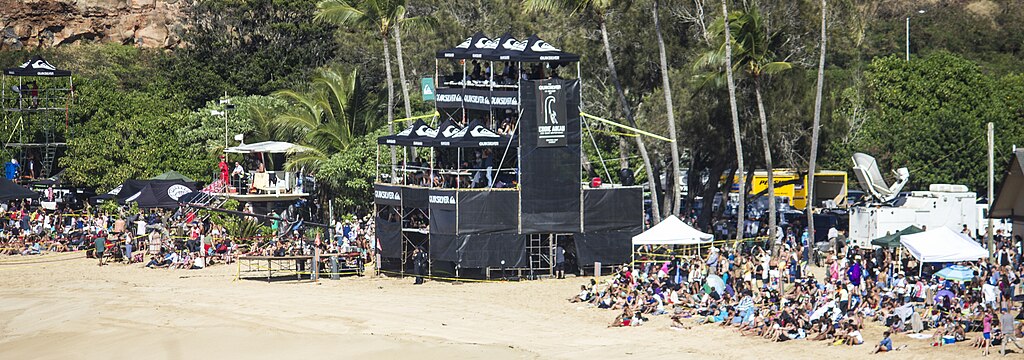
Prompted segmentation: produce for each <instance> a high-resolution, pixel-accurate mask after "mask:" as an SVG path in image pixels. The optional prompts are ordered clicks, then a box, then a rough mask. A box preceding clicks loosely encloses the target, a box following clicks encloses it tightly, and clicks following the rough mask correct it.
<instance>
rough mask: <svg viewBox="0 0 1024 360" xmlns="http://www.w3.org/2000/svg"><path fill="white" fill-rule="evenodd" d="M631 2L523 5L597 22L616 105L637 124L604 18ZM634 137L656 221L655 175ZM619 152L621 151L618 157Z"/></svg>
mask: <svg viewBox="0 0 1024 360" xmlns="http://www.w3.org/2000/svg"><path fill="white" fill-rule="evenodd" d="M630 3H631V1H630V0H523V9H524V10H525V11H526V12H558V11H563V12H570V13H572V14H573V15H581V16H585V17H587V18H589V19H593V20H594V21H596V22H597V25H598V27H599V28H600V30H601V42H602V44H603V45H604V56H605V60H607V62H608V73H609V77H611V80H612V85H614V86H615V92H616V93H617V94H618V97H619V106H621V107H622V113H623V114H624V115H625V117H626V120H627V121H629V125H630V126H632V127H637V125H636V119H634V118H633V111H632V110H630V107H629V101H627V100H626V93H625V92H624V91H623V89H622V83H621V82H620V81H619V75H618V72H616V71H615V59H614V58H613V57H612V46H611V43H610V42H609V41H608V27H607V21H605V19H606V17H607V15H608V13H609V12H610V11H612V10H613V9H614V8H615V7H616V6H623V7H628V6H629V5H630ZM634 139H636V146H637V149H638V150H640V158H642V159H643V161H644V171H645V172H646V173H647V179H648V181H647V184H648V185H649V186H650V190H651V214H652V216H651V218H652V220H653V221H652V222H653V223H655V224H657V223H658V222H659V221H661V212H660V210H659V209H658V191H657V189H656V188H657V187H656V186H655V181H657V179H655V178H654V171H653V170H652V167H651V158H650V156H648V154H647V146H645V145H644V139H643V137H641V136H636V137H634ZM620 148H621V146H620ZM622 156H623V155H621V154H620V157H622Z"/></svg>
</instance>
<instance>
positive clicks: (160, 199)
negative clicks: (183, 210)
mask: <svg viewBox="0 0 1024 360" xmlns="http://www.w3.org/2000/svg"><path fill="white" fill-rule="evenodd" d="M195 190H196V189H195V186H194V185H193V184H192V183H186V182H184V181H180V180H178V181H160V180H156V181H150V182H148V183H146V184H145V186H143V187H142V189H139V191H137V192H135V193H134V194H131V195H130V196H128V197H127V198H124V202H126V203H128V202H136V203H138V204H139V207H140V208H145V209H150V208H163V209H173V208H176V207H178V199H180V198H181V197H182V195H185V194H188V193H191V192H194V191H195ZM122 195H124V194H123V191H122Z"/></svg>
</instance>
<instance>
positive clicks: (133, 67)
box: [0, 0, 1024, 224]
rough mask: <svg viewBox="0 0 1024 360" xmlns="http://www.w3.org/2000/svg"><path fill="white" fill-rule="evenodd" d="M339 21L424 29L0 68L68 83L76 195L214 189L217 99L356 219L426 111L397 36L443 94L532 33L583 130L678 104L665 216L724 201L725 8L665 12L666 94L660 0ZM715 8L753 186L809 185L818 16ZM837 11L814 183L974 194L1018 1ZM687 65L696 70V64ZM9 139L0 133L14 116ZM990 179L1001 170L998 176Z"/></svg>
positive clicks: (1016, 140) (21, 55)
mask: <svg viewBox="0 0 1024 360" xmlns="http://www.w3.org/2000/svg"><path fill="white" fill-rule="evenodd" d="M330 3H332V4H341V5H344V6H347V5H352V6H351V8H352V9H356V10H358V9H367V8H368V7H367V6H369V5H371V4H370V3H373V4H376V5H374V6H385V5H386V6H401V12H400V13H396V12H394V11H390V12H386V15H387V17H388V19H389V20H388V21H391V22H392V23H394V22H395V21H399V20H401V19H429V21H427V23H429V26H403V27H401V31H400V32H396V31H394V29H393V28H391V27H389V28H387V29H384V30H382V31H381V29H380V28H379V27H378V28H377V29H376V30H378V31H373V29H369V28H370V26H369V25H368V24H373V21H369V20H373V19H368V21H369V22H367V21H354V20H353V18H351V17H333V18H332V17H327V16H321V20H330V21H319V20H318V19H317V18H316V15H317V14H318V11H323V9H324V6H323V5H322V4H321V6H319V7H318V2H317V1H314V0H256V1H241V0H200V1H199V2H198V6H197V7H196V8H195V9H194V10H193V13H192V14H191V16H190V18H189V19H188V22H189V23H190V26H189V27H188V29H189V30H188V33H187V35H186V37H185V39H186V41H187V42H188V43H189V46H187V47H186V48H184V49H180V50H177V51H174V52H164V51H157V50H139V49H135V48H132V47H129V46H124V45H116V44H95V45H85V46H77V47H67V48H58V49H32V50H26V51H19V52H5V53H0V66H3V67H8V66H12V65H15V64H18V63H20V62H21V61H23V60H24V59H25V58H26V57H28V56H30V55H31V54H32V53H41V54H42V55H43V56H45V57H47V58H48V59H50V61H51V62H52V63H54V64H57V65H58V66H61V67H66V68H70V69H72V70H74V71H75V72H76V77H75V84H76V101H75V104H74V110H73V111H72V112H71V114H70V117H69V123H70V129H69V131H68V143H69V149H68V151H67V156H66V157H64V158H63V159H62V161H61V162H60V165H61V166H62V167H65V168H67V173H66V174H67V177H66V179H68V180H70V181H73V182H75V183H77V184H80V185H85V186H95V187H99V188H100V189H101V190H102V189H107V188H110V187H112V186H115V185H116V184H118V183H120V182H121V181H123V180H125V179H128V178H132V177H145V176H152V175H156V174H158V173H160V172H162V171H164V170H168V169H175V170H178V171H180V172H182V173H184V174H186V175H188V176H192V177H195V178H198V179H209V178H211V176H212V174H213V171H214V167H215V165H216V160H215V159H216V156H217V154H218V153H219V150H220V148H221V147H223V136H224V135H223V118H222V117H219V116H213V115H210V110H215V109H220V106H221V105H219V104H218V102H217V101H218V100H220V99H222V98H225V97H230V98H231V99H232V101H233V102H234V103H235V104H236V105H237V108H236V109H235V110H234V111H233V112H231V113H230V114H229V117H228V118H229V128H230V130H231V133H232V134H235V133H243V134H245V136H246V139H247V141H250V140H252V141H254V139H255V140H262V139H276V140H287V141H295V142H300V143H305V144H307V145H310V146H312V147H314V148H316V149H317V150H318V151H317V152H316V153H314V154H312V156H311V157H310V158H307V159H303V160H301V161H300V162H297V163H296V164H295V165H298V166H302V165H305V166H306V167H307V169H309V170H313V171H316V172H317V173H318V174H319V175H320V176H319V178H320V180H321V182H322V183H323V185H324V186H325V187H326V188H328V189H330V194H331V195H332V196H334V197H335V198H336V199H337V201H336V203H337V204H343V205H344V206H346V207H349V208H354V207H356V206H358V205H360V204H366V203H368V201H369V191H368V190H369V188H370V184H371V182H372V176H371V175H372V174H373V172H374V169H373V163H374V162H373V157H374V156H377V154H376V149H375V142H374V141H372V140H373V137H375V136H378V135H380V134H383V133H385V132H386V131H387V130H386V128H387V124H389V122H388V121H387V119H388V118H389V116H388V114H389V113H392V114H393V112H394V111H399V113H398V114H401V115H398V116H394V115H392V116H393V117H395V118H400V117H403V116H402V115H404V114H406V112H403V111H401V110H403V108H404V103H405V101H404V100H408V101H409V103H410V106H409V108H410V112H411V113H412V114H413V115H416V114H424V113H427V112H428V111H430V110H431V104H429V103H425V102H423V101H421V100H420V97H419V95H418V92H417V91H411V94H410V95H409V97H410V98H408V99H406V98H405V96H404V95H403V91H396V89H403V87H402V86H400V85H401V84H399V82H400V80H399V79H398V78H400V77H401V76H389V75H388V71H385V70H386V68H385V65H384V64H385V61H384V60H385V58H386V57H385V53H384V51H385V45H384V44H385V43H386V44H387V47H386V48H387V51H388V53H387V55H388V57H389V58H390V60H389V61H390V63H391V66H392V67H393V69H391V70H392V71H399V69H398V64H396V61H395V59H397V58H398V57H397V55H398V54H396V53H395V51H396V47H395V45H396V43H395V40H396V36H400V39H401V42H402V50H401V51H402V58H401V59H402V64H403V65H404V71H402V72H401V74H400V75H402V76H404V77H405V78H406V82H407V84H405V85H406V86H407V87H412V88H411V89H416V88H415V86H417V84H418V83H419V79H420V78H422V77H430V76H434V53H435V51H436V50H438V49H441V48H447V47H451V46H454V45H455V44H457V43H459V42H461V41H462V40H463V39H464V38H465V37H466V36H469V35H470V34H472V33H473V32H475V31H478V30H481V31H484V32H485V33H486V34H488V35H491V36H500V35H501V34H503V33H505V32H510V33H512V34H514V35H516V36H520V37H525V36H528V35H530V34H534V33H536V34H539V35H540V36H541V37H542V38H544V39H546V40H548V41H549V42H550V43H552V44H554V45H556V46H558V47H560V48H562V49H565V50H567V51H570V52H575V53H579V54H581V55H582V57H583V60H582V62H581V66H582V74H583V81H584V82H585V86H584V104H585V106H586V109H585V110H586V111H587V112H589V113H592V114H595V115H600V116H603V117H606V118H609V119H617V120H618V121H621V122H623V123H628V119H627V118H629V117H632V118H634V119H635V121H636V123H637V125H638V126H639V127H641V128H643V129H645V130H648V131H652V132H655V133H661V134H665V133H666V132H667V130H666V129H668V126H667V122H668V119H669V117H668V115H667V111H666V99H670V100H668V101H672V103H673V108H674V114H675V116H674V117H675V120H676V123H675V124H674V125H675V126H674V127H675V129H677V132H678V133H677V134H675V135H676V136H677V138H678V142H677V143H676V146H677V148H676V150H677V151H678V152H679V154H680V156H679V158H680V163H681V164H680V165H679V167H680V168H684V169H690V171H689V174H690V176H689V177H688V178H686V179H683V180H684V181H686V183H687V187H688V189H689V192H688V193H687V194H685V198H684V199H682V202H683V204H672V202H673V201H674V200H673V196H672V194H671V190H666V189H664V188H663V187H660V186H659V188H658V189H657V192H658V199H659V201H660V205H662V207H661V212H662V213H669V212H671V211H672V209H674V208H678V207H683V208H684V210H685V209H687V208H689V207H690V206H693V199H694V198H695V197H703V198H704V199H711V198H713V196H712V195H713V194H714V193H715V192H719V191H722V190H723V189H725V188H728V187H729V186H731V184H722V183H719V182H718V181H717V179H720V178H731V176H728V175H730V174H731V173H733V172H735V171H736V169H735V167H736V160H737V156H736V155H737V154H736V152H735V149H736V146H735V144H734V142H733V138H734V137H733V127H732V119H731V117H730V114H729V113H730V111H729V96H728V93H727V89H726V87H725V86H713V85H710V86H709V84H708V83H707V80H708V79H709V76H712V75H714V74H715V73H717V72H718V71H720V70H721V65H720V63H717V62H715V61H708V60H713V59H709V58H708V56H712V57H713V56H715V55H714V53H715V52H717V51H718V50H720V49H721V48H722V45H723V43H722V39H721V36H720V33H721V32H722V26H721V19H722V16H721V15H722V14H721V11H722V6H721V3H720V2H718V1H712V0H693V1H660V2H659V3H658V11H657V14H658V16H659V26H658V29H660V31H661V33H662V39H663V43H664V50H665V53H666V56H665V59H666V62H665V68H666V70H667V71H665V72H664V74H665V75H667V80H668V83H669V84H670V86H671V89H670V90H671V96H669V97H666V96H665V95H666V94H665V93H664V84H665V82H664V81H663V78H662V74H663V72H662V70H661V67H662V66H661V65H662V64H661V61H660V56H659V44H658V36H657V33H656V29H655V27H654V26H651V25H652V22H651V16H652V6H653V5H654V3H653V0H634V1H628V2H615V6H610V3H609V4H606V2H603V1H585V2H580V1H577V2H572V1H569V2H559V1H526V2H525V3H527V5H530V6H532V7H533V9H534V10H538V11H525V10H527V6H526V5H524V2H522V1H516V0H501V1H469V2H465V1H463V2H456V1H450V0H423V1H414V0H407V1H386V0H375V1H371V0H330ZM548 3H550V4H548ZM560 3H566V4H569V3H586V4H587V6H586V7H585V8H582V9H583V10H585V11H583V10H574V8H573V7H572V6H568V7H566V6H555V5H566V4H560ZM539 5H545V6H539ZM547 5H551V6H547ZM569 5H571V4H569ZM728 6H729V9H730V11H735V14H736V15H734V16H736V18H735V21H732V20H731V21H730V25H734V24H736V25H737V26H738V27H740V28H738V29H734V30H733V31H734V32H733V33H732V34H733V36H732V37H733V38H734V39H733V41H734V43H733V46H734V49H733V57H734V60H733V63H734V64H737V66H741V67H740V68H737V69H736V70H737V71H736V74H737V82H736V103H737V107H738V115H739V125H740V129H739V130H740V135H741V136H740V137H739V138H740V139H742V142H743V143H742V152H743V155H744V157H745V163H744V166H745V167H746V169H747V170H753V169H761V168H764V167H765V165H766V161H768V160H770V161H772V162H773V165H774V166H775V167H791V168H797V169H806V168H807V165H808V160H809V159H808V158H809V154H810V142H811V140H810V138H811V125H812V119H813V118H814V116H813V115H814V98H815V85H816V84H815V83H816V78H817V66H818V57H819V53H818V44H819V36H818V34H819V33H820V24H821V23H820V19H821V8H820V3H819V2H818V1H765V0H761V1H728ZM828 6H829V8H828V9H827V17H826V20H827V25H828V26H827V29H828V50H827V60H826V63H825V76H824V78H825V82H824V94H823V95H824V96H823V103H822V118H821V127H820V144H821V146H820V152H819V155H818V162H819V165H818V168H826V169H839V170H848V169H849V168H850V160H849V156H850V154H851V152H854V151H862V152H867V153H870V154H872V155H874V156H876V157H877V158H878V159H879V160H880V162H881V164H880V165H881V167H882V168H895V167H901V166H906V167H909V168H910V170H911V174H912V175H911V179H912V182H911V188H923V187H925V186H927V184H929V183H937V182H947V183H962V184H966V185H968V186H969V187H971V188H972V189H974V190H977V191H984V187H985V186H986V185H985V183H986V181H985V178H986V177H985V168H986V162H985V157H986V151H985V146H984V134H985V123H986V122H989V121H991V122H995V124H996V132H997V140H996V152H997V158H998V159H1002V158H1004V157H1005V156H1006V155H1007V154H1008V153H1009V152H1010V148H1011V146H1012V145H1014V144H1024V129H1022V127H1024V125H1022V124H1024V121H1022V120H1024V105H1022V104H1024V101H1022V100H1024V75H1021V74H1020V72H1021V69H1024V60H1022V56H1021V51H1022V46H1024V35H1022V34H1024V4H1020V3H1017V2H991V1H959V2H939V3H934V2H929V1H881V2H879V1H870V0H837V1H834V2H830V3H829V5H828ZM919 9H920V10H925V13H923V14H921V13H918V10H919ZM392 10H394V9H392ZM598 10H600V11H598ZM755 15H756V18H754V16H755ZM907 16H911V17H912V18H911V29H910V32H911V37H912V38H911V46H910V52H911V59H910V61H909V62H907V61H905V59H904V51H905V49H904V44H905V38H904V31H905V29H904V26H905V21H906V20H905V19H906V17H907ZM364 20H367V19H364ZM377 20H380V19H377ZM374 21H376V20H374ZM420 21H422V20H420ZM378 23H379V22H378ZM716 24H718V25H716ZM364 25H365V26H364ZM716 26H717V28H716ZM737 31H738V32H737ZM602 32H605V33H606V35H607V42H606V41H605V39H604V38H603V36H602ZM737 35H739V36H738V37H737ZM606 47H607V50H608V51H609V52H608V53H607V54H606V53H605V49H606ZM752 47H753V48H752ZM709 54H710V55H709ZM609 55H610V56H609ZM609 59H614V64H613V65H612V66H613V68H614V70H615V72H616V73H615V75H617V76H614V77H613V74H612V73H611V71H610V70H611V69H612V68H610V67H609V65H610V64H611V62H610V61H608V60H609ZM700 62H703V63H704V64H705V65H707V66H695V65H698V63H700ZM777 63H785V64H787V66H786V68H787V69H788V70H786V71H776V70H781V68H778V67H779V66H781V65H778V64H777ZM712 77H713V76H712ZM388 79H392V82H391V83H389V81H388ZM331 82H333V84H334V85H331ZM616 82H617V83H618V84H616ZM335 85H337V86H335ZM389 85H390V86H389ZM617 85H620V86H621V89H622V91H621V92H619V91H616V86H617ZM389 88H390V89H391V90H390V91H389ZM758 92H760V95H761V101H758V98H757V95H758ZM389 94H390V95H389ZM389 96H390V97H389ZM347 103H355V104H358V106H355V107H346V105H345V104H347ZM311 104H312V105H311ZM759 104H760V105H762V106H763V107H762V108H763V111H764V116H763V117H762V116H760V111H759ZM288 119H291V120H288ZM4 120H5V126H6V127H5V128H6V129H7V130H6V131H8V134H9V131H10V129H9V128H10V126H12V125H11V119H10V117H7V118H5V119H4ZM762 123H763V124H764V125H765V126H764V127H762ZM399 126H400V125H399ZM598 130H608V131H599V132H595V139H594V141H593V142H594V143H596V144H597V146H598V147H599V148H600V149H601V153H602V155H603V158H604V160H605V161H606V162H607V163H608V166H609V167H611V168H613V170H612V171H610V172H611V173H612V176H613V177H614V176H615V171H614V165H615V164H616V159H618V158H619V157H620V155H621V157H622V158H626V159H628V164H629V166H630V167H632V168H633V169H634V170H635V171H636V172H637V173H638V174H639V178H640V179H641V181H643V180H642V179H645V178H650V177H652V176H651V175H654V176H655V177H660V176H661V174H665V173H667V172H671V169H672V168H673V164H672V156H670V154H671V150H672V149H671V145H670V144H669V143H665V142H661V141H653V140H651V139H646V140H648V141H647V142H646V143H645V144H644V146H645V147H646V151H647V152H648V153H649V156H648V157H649V159H650V166H649V168H647V167H645V166H644V162H643V161H641V157H640V151H639V149H638V147H637V145H640V144H638V143H636V142H635V140H634V139H628V141H621V140H622V139H620V138H618V137H616V135H614V132H615V131H614V130H612V129H604V128H599V129H598ZM666 135H667V134H666ZM766 135H767V138H768V141H764V137H765V136H766ZM5 136H6V134H5ZM764 144H768V146H769V149H765V145H764ZM585 148H586V149H587V151H586V152H587V154H588V157H589V160H590V162H591V163H592V164H593V165H595V167H594V170H595V172H597V173H599V174H602V175H603V174H604V171H603V169H602V168H601V167H600V166H599V165H600V163H599V160H598V158H597V153H596V151H595V149H594V146H593V144H592V143H589V141H588V144H586V146H585ZM766 150H770V157H768V156H765V155H766V154H769V151H766ZM1003 166H1004V164H1003V161H1001V160H1000V161H997V172H999V171H1002V167H1003ZM648 169H649V170H648ZM707 179H711V181H705V180H707ZM706 208H709V207H706ZM705 213H709V214H708V215H707V216H706V218H702V219H701V222H702V223H704V224H707V223H708V222H709V221H710V220H711V216H712V215H713V214H710V212H705Z"/></svg>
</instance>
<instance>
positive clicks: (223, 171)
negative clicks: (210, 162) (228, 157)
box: [217, 155, 229, 184]
mask: <svg viewBox="0 0 1024 360" xmlns="http://www.w3.org/2000/svg"><path fill="white" fill-rule="evenodd" d="M217 167H218V168H220V181H223V182H224V183H225V184H227V183H228V171H229V170H228V163H227V162H225V161H224V155H221V156H220V164H217Z"/></svg>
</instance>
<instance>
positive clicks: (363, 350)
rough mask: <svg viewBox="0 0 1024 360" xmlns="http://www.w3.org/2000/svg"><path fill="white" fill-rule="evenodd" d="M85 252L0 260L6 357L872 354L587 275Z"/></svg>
mask: <svg viewBox="0 0 1024 360" xmlns="http://www.w3.org/2000/svg"><path fill="white" fill-rule="evenodd" d="M81 256H82V255H81V254H80V253H79V254H71V255H69V254H55V255H45V256H43V257H32V258H30V257H0V359H243V358H244V359H313V358H317V359H324V358H327V359H356V358H358V359H394V358H398V357H400V356H415V357H416V358H418V359H524V358H526V359H612V358H614V359H619V358H643V359H663V358H668V357H669V356H673V357H676V356H683V357H684V358H688V357H692V358H704V359H707V358H715V359H762V358H764V359H788V358H806V359H810V358H815V359H839V358H863V357H867V356H868V355H867V353H868V352H869V351H870V345H862V346H856V347H846V346H840V347H831V346H827V344H825V343H824V342H811V341H802V340H800V341H791V342H787V343H781V344H779V343H770V342H767V341H765V340H761V339H759V338H747V337H741V336H739V335H738V334H736V333H734V332H733V331H731V330H726V329H721V328H719V327H717V326H697V327H694V328H692V329H690V330H674V329H671V328H669V327H668V324H669V319H668V318H667V317H665V316H659V317H654V319H653V321H652V322H650V323H647V324H645V325H643V326H641V327H635V328H614V329H610V328H607V327H606V326H607V324H608V323H609V322H610V321H611V320H612V318H614V316H615V315H616V314H615V313H614V312H612V311H608V310H599V309H594V308H590V307H586V306H583V305H580V304H571V303H569V302H567V301H565V299H566V298H568V297H569V296H572V295H573V294H575V293H576V292H577V291H578V289H579V285H580V284H582V283H583V282H584V281H585V280H584V279H568V280H542V281H531V282H520V283H467V284H451V283H444V282H428V283H427V284H425V285H422V286H413V285H412V280H411V279H385V278H343V279H342V280H339V281H331V280H322V281H321V282H320V283H319V284H312V283H309V282H303V283H296V282H275V283H271V284H268V283H266V282H262V281H254V280H243V281H233V278H234V271H235V267H234V266H223V265H221V266H214V267H212V268H209V269H206V270H201V271H185V270H166V269H158V270H150V269H145V268H142V267H141V266H140V265H131V266H126V265H118V264H115V265H109V266H105V267H102V268H100V267H98V266H96V263H95V261H94V260H91V259H83V258H81ZM42 260H46V261H48V262H43V263H36V264H24V262H27V261H42ZM880 339H881V328H880V327H878V326H873V327H872V328H870V329H869V330H868V331H867V332H866V341H867V344H875V343H877V342H878V341H879V340H880ZM893 339H894V341H895V343H896V345H897V346H899V345H903V344H907V345H909V348H908V349H905V350H904V351H900V352H896V353H890V354H884V355H878V356H876V357H878V358H899V359H956V358H960V357H965V356H970V357H977V356H979V353H978V352H977V351H976V350H974V349H972V348H970V347H968V346H966V345H963V344H957V345H954V346H946V347H942V348H932V347H930V346H929V345H928V342H927V341H918V340H911V339H908V338H907V337H906V336H903V335H898V336H894V337H893ZM1015 355H1016V356H1020V355H1019V353H1018V354H1015Z"/></svg>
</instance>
